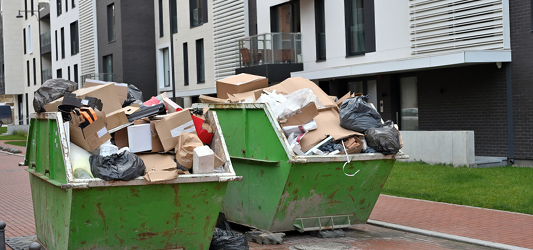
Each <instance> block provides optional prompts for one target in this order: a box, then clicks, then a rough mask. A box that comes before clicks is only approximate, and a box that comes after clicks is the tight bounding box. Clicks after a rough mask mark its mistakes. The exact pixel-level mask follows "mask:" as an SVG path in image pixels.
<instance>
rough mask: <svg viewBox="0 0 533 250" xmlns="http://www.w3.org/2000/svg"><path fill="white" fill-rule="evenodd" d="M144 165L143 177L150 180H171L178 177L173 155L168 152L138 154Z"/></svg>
mask: <svg viewBox="0 0 533 250" xmlns="http://www.w3.org/2000/svg"><path fill="white" fill-rule="evenodd" d="M138 156H139V157H140V158H141V159H142V160H143V162H144V165H145V166H146V174H145V175H144V179H146V180H147V181H150V182H155V181H167V180H173V179H176V178H177V177H178V169H177V168H176V162H174V156H173V155H170V154H138Z"/></svg>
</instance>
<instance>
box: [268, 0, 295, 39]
mask: <svg viewBox="0 0 533 250" xmlns="http://www.w3.org/2000/svg"><path fill="white" fill-rule="evenodd" d="M270 30H271V31H272V32H282V33H289V32H300V2H299V1H290V2H288V3H284V4H280V5H277V6H274V7H271V8H270Z"/></svg>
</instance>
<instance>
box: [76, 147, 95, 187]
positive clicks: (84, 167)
mask: <svg viewBox="0 0 533 250" xmlns="http://www.w3.org/2000/svg"><path fill="white" fill-rule="evenodd" d="M89 157H91V154H90V153H89V152H87V151H86V150H85V149H83V148H80V147H79V146H78V145H76V144H74V143H70V163H71V164H72V172H73V175H74V178H76V179H86V178H94V177H93V175H92V174H91V164H90V163H89Z"/></svg>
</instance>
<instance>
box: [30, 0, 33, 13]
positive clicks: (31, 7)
mask: <svg viewBox="0 0 533 250" xmlns="http://www.w3.org/2000/svg"><path fill="white" fill-rule="evenodd" d="M30 4H31V6H30V9H31V15H32V16H33V0H31V1H30Z"/></svg>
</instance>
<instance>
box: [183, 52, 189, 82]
mask: <svg viewBox="0 0 533 250" xmlns="http://www.w3.org/2000/svg"><path fill="white" fill-rule="evenodd" d="M183 82H184V84H183V85H185V86H188V85H189V49H188V48H187V43H183Z"/></svg>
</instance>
